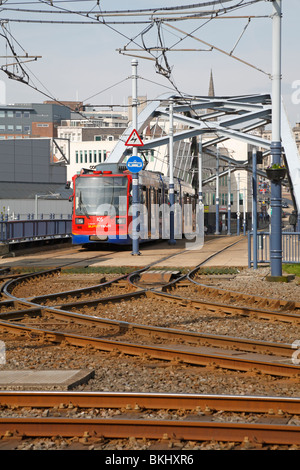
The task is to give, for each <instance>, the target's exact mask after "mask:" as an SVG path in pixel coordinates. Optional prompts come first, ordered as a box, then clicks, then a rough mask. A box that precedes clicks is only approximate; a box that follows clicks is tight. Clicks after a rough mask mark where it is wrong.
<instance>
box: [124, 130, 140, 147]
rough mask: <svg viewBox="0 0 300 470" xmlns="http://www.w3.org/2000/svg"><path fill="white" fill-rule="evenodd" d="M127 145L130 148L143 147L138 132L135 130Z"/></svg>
mask: <svg viewBox="0 0 300 470" xmlns="http://www.w3.org/2000/svg"><path fill="white" fill-rule="evenodd" d="M125 145H128V146H129V147H141V146H142V145H144V144H143V142H142V139H141V138H140V136H139V135H138V133H137V131H136V130H135V129H133V131H132V132H131V134H130V136H129V137H128V139H127V140H126V142H125Z"/></svg>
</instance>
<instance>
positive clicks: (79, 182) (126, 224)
mask: <svg viewBox="0 0 300 470" xmlns="http://www.w3.org/2000/svg"><path fill="white" fill-rule="evenodd" d="M138 177H139V217H138V237H139V240H140V242H141V243H143V242H146V241H149V240H158V239H163V238H165V239H167V238H168V237H169V211H170V204H169V201H168V189H169V187H168V183H169V182H168V178H166V177H165V176H163V175H162V174H160V173H156V172H150V171H147V170H141V171H140V172H139V175H138ZM72 182H73V195H72V196H71V198H70V199H71V201H72V204H73V206H72V243H73V244H74V245H88V244H92V243H93V244H95V243H98V244H101V243H102V244H103V243H111V244H116V245H129V244H132V234H133V230H132V222H133V219H132V174H131V173H130V171H128V170H127V169H126V167H124V168H122V167H121V166H119V165H116V164H109V163H106V164H105V163H103V164H102V165H98V166H97V169H96V170H91V169H82V170H81V172H80V174H78V175H75V176H74V177H73V178H72ZM174 186H175V188H174V192H175V204H174V208H175V210H174V219H175V227H176V236H177V238H180V236H181V234H182V233H183V232H189V233H191V232H192V231H193V227H194V225H195V207H196V199H195V191H194V190H193V188H192V187H191V186H190V185H187V184H185V183H184V182H182V181H179V180H177V181H176V182H175V185H174ZM135 233H136V232H135Z"/></svg>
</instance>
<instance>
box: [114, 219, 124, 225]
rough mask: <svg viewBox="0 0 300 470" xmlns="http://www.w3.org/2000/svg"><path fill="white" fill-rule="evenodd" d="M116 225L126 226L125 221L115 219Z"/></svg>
mask: <svg viewBox="0 0 300 470" xmlns="http://www.w3.org/2000/svg"><path fill="white" fill-rule="evenodd" d="M116 224H117V225H121V224H126V219H116Z"/></svg>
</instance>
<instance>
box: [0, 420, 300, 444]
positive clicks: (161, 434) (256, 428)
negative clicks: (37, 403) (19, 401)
mask: <svg viewBox="0 0 300 470" xmlns="http://www.w3.org/2000/svg"><path fill="white" fill-rule="evenodd" d="M8 432H9V433H11V434H17V435H22V436H23V437H24V436H26V437H50V436H51V437H52V436H60V437H74V436H78V437H82V436H86V437H88V436H89V437H91V438H93V437H94V438H96V437H99V436H102V437H104V438H118V439H122V438H123V439H124V438H128V436H133V437H135V438H147V439H172V440H175V439H176V440H177V439H181V440H193V441H195V440H196V441H211V440H215V441H225V442H228V441H235V442H243V441H244V440H245V438H247V440H249V441H253V442H255V443H264V444H278V445H279V444H285V445H299V444H300V433H299V426H295V425H282V424H280V425H274V424H273V425H272V424H260V423H255V424H253V423H233V422H229V423H224V422H211V421H203V420H201V421H200V420H199V421H197V420H195V421H190V420H186V421H185V420H180V421H178V420H165V421H162V420H158V419H157V420H156V419H154V420H153V419H118V418H114V419H99V418H0V434H1V435H5V434H7V433H8Z"/></svg>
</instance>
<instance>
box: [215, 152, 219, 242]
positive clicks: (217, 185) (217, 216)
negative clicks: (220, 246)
mask: <svg viewBox="0 0 300 470" xmlns="http://www.w3.org/2000/svg"><path fill="white" fill-rule="evenodd" d="M216 160H217V166H216V231H215V234H216V235H219V233H220V232H219V211H220V207H219V206H220V204H219V202H220V201H219V149H218V148H217V158H216Z"/></svg>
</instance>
